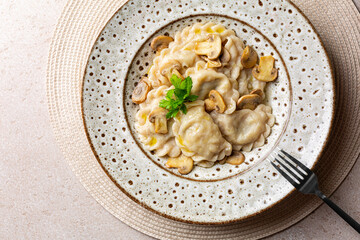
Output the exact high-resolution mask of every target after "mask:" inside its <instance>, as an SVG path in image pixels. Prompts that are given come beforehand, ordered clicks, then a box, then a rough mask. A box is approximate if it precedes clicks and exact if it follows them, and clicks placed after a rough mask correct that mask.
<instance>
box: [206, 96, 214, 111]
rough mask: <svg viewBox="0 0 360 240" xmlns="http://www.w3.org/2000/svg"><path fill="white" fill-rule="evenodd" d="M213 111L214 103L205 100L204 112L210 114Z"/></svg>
mask: <svg viewBox="0 0 360 240" xmlns="http://www.w3.org/2000/svg"><path fill="white" fill-rule="evenodd" d="M213 110H215V102H214V101H212V100H210V99H205V111H207V112H211V111H213Z"/></svg>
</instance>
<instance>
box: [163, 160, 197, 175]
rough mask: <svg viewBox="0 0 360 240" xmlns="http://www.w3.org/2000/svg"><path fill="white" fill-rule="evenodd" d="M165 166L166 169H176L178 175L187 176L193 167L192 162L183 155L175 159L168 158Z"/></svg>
mask: <svg viewBox="0 0 360 240" xmlns="http://www.w3.org/2000/svg"><path fill="white" fill-rule="evenodd" d="M165 166H166V167H167V168H177V169H178V171H179V173H180V174H188V173H189V172H191V170H192V169H193V167H194V160H193V159H192V158H190V157H186V156H185V155H181V156H180V157H176V158H169V159H168V161H167V162H166V164H165Z"/></svg>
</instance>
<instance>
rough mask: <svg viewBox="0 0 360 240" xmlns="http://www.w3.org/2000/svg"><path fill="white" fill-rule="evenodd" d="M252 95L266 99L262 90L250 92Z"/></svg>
mask: <svg viewBox="0 0 360 240" xmlns="http://www.w3.org/2000/svg"><path fill="white" fill-rule="evenodd" d="M250 94H257V95H259V96H260V97H261V98H264V92H263V91H262V90H261V89H254V90H252V91H251V92H250Z"/></svg>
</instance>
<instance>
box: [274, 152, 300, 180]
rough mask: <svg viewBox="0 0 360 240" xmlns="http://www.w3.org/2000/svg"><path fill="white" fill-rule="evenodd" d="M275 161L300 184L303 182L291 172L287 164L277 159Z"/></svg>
mask: <svg viewBox="0 0 360 240" xmlns="http://www.w3.org/2000/svg"><path fill="white" fill-rule="evenodd" d="M275 161H276V162H277V163H278V164H280V165H281V167H283V168H285V169H286V171H287V172H288V173H289V174H290V175H291V176H293V177H294V178H296V180H298V181H299V183H300V182H301V179H300V178H299V177H298V176H297V175H296V174H295V173H294V172H293V171H291V170H290V169H289V168H288V167H287V166H285V164H283V163H282V162H280V161H279V160H278V159H277V158H275Z"/></svg>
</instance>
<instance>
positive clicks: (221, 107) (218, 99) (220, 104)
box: [209, 90, 226, 113]
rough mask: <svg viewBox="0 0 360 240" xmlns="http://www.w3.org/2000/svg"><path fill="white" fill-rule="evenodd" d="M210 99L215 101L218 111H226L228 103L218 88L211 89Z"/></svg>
mask: <svg viewBox="0 0 360 240" xmlns="http://www.w3.org/2000/svg"><path fill="white" fill-rule="evenodd" d="M209 99H210V100H211V101H213V102H214V104H215V110H216V111H217V112H218V113H224V112H225V110H226V104H225V102H224V99H223V97H222V96H221V94H220V93H219V92H218V91H216V90H211V91H210V92H209Z"/></svg>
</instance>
